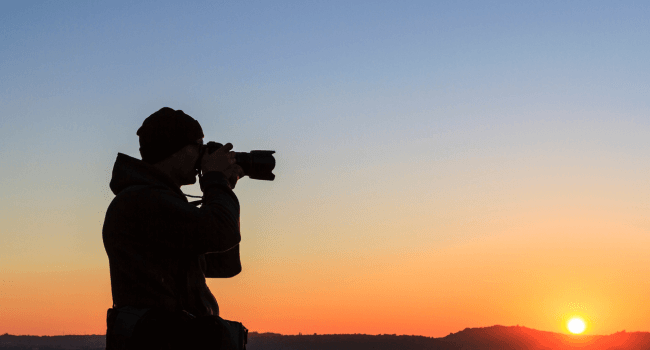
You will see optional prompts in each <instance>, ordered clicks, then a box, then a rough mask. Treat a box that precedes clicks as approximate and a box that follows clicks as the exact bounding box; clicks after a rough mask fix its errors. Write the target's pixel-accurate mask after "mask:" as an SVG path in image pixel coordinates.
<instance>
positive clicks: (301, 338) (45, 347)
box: [0, 325, 650, 350]
mask: <svg viewBox="0 0 650 350" xmlns="http://www.w3.org/2000/svg"><path fill="white" fill-rule="evenodd" d="M105 347H106V340H105V336H104V335H65V336H51V337H50V336H43V337H39V336H26V335H22V336H16V335H10V334H4V335H0V349H3V350H23V349H29V350H32V349H38V350H50V349H52V350H53V349H71V350H72V349H83V350H98V349H105ZM247 349H249V350H262V349H263V350H308V349H309V350H335V349H336V350H348V349H349V350H352V349H354V350H366V349H373V350H389V349H400V350H416V349H417V350H469V349H476V350H520V349H521V350H523V349H526V350H564V349H581V350H596V349H597V350H605V349H607V350H643V349H648V350H650V333H648V332H631V333H628V332H625V331H623V332H618V333H614V334H610V335H567V334H560V333H553V332H546V331H538V330H536V329H532V328H527V327H520V326H499V325H497V326H491V327H485V328H466V329H464V330H462V331H460V332H457V333H451V334H449V335H448V336H446V337H442V338H431V337H424V336H416V335H395V334H382V335H367V334H322V335H317V334H314V335H282V334H277V333H257V332H251V333H249V336H248V346H247Z"/></svg>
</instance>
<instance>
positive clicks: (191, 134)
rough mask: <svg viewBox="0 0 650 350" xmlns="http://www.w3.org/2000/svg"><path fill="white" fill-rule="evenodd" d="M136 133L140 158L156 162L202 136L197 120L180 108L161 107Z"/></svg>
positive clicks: (146, 161)
mask: <svg viewBox="0 0 650 350" xmlns="http://www.w3.org/2000/svg"><path fill="white" fill-rule="evenodd" d="M136 134H137V135H138V136H140V155H141V156H142V160H143V161H144V162H145V163H149V164H156V163H158V162H160V161H161V160H165V159H166V158H168V157H169V156H171V155H172V154H174V153H176V152H178V151H179V150H180V149H182V148H183V147H185V146H187V145H189V144H193V143H196V140H197V139H200V138H203V129H201V125H200V124H199V122H198V121H196V120H195V119H194V118H192V117H190V116H189V115H187V114H185V113H183V111H181V110H180V109H179V110H177V111H175V110H173V109H171V108H169V107H163V108H161V109H160V110H159V111H157V112H156V113H154V114H152V115H150V116H149V117H147V119H145V120H144V122H143V123H142V126H141V127H140V128H139V129H138V131H137V132H136Z"/></svg>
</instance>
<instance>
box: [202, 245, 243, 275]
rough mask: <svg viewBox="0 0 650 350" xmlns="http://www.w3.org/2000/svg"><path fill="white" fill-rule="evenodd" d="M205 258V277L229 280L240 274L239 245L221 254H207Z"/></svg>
mask: <svg viewBox="0 0 650 350" xmlns="http://www.w3.org/2000/svg"><path fill="white" fill-rule="evenodd" d="M204 257H205V267H206V268H205V271H204V274H205V277H208V278H229V277H234V276H237V275H238V274H239V273H240V272H241V259H240V257H239V244H238V245H236V246H235V247H233V248H232V249H229V250H227V251H225V252H221V253H207V254H205V255H204Z"/></svg>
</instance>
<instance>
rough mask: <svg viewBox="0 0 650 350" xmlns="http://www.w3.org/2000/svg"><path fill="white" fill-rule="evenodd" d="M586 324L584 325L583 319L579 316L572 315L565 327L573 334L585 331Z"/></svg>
mask: <svg viewBox="0 0 650 350" xmlns="http://www.w3.org/2000/svg"><path fill="white" fill-rule="evenodd" d="M586 327H587V326H586V325H585V321H584V320H583V319H581V318H580V317H574V318H572V319H571V320H569V322H568V323H567V328H568V329H569V332H571V333H573V334H580V333H582V332H584V331H585V328H586Z"/></svg>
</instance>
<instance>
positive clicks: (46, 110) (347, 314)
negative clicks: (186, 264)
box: [0, 0, 650, 337]
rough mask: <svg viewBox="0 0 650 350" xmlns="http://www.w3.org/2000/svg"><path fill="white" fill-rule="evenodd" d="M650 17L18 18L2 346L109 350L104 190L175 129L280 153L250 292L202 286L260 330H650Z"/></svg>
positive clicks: (11, 76) (39, 10)
mask: <svg viewBox="0 0 650 350" xmlns="http://www.w3.org/2000/svg"><path fill="white" fill-rule="evenodd" d="M649 16H650V3H648V2H644V1H599V0H591V1H571V2H565V1H526V2H521V1H448V2H442V1H437V2H434V1H392V2H391V1H361V0H360V1H237V2H219V1H184V2H173V1H121V2H120V1H111V2H104V3H103V2H83V1H66V2H55V1H39V2H35V1H3V2H1V3H0V110H1V114H0V333H5V332H8V333H10V334H32V335H60V334H104V333H105V331H106V324H105V322H106V310H107V309H108V308H109V307H111V305H112V299H111V289H110V275H109V268H108V258H107V256H106V253H105V251H104V247H103V243H102V235H101V232H102V225H103V220H104V216H105V213H106V208H107V207H108V205H109V204H110V202H111V200H112V199H113V197H114V194H113V193H112V192H111V191H110V189H109V187H108V184H109V182H110V179H111V171H112V168H113V164H114V162H115V158H116V157H117V154H118V152H119V153H124V154H127V155H130V156H133V157H136V158H140V154H139V151H138V148H139V144H138V137H137V136H136V130H137V129H138V128H139V127H140V126H141V125H142V122H143V120H144V119H145V118H146V117H147V116H149V115H150V114H151V113H153V112H155V111H157V110H158V109H160V108H162V107H165V106H167V107H171V108H174V109H181V110H183V111H184V112H185V113H187V114H189V115H191V116H192V117H194V118H195V119H197V120H198V121H199V122H200V123H201V125H202V128H203V131H204V134H205V136H206V137H205V141H217V142H220V143H226V142H231V143H232V144H233V145H234V147H235V148H234V150H235V151H240V152H247V151H250V150H255V149H262V150H275V151H276V154H275V158H276V161H277V165H276V168H275V170H274V173H275V174H276V178H275V181H272V182H269V181H258V180H251V179H248V178H244V179H242V180H240V182H239V183H238V184H237V187H236V189H235V193H236V194H237V196H238V198H239V201H240V203H241V219H240V220H241V233H242V241H241V259H242V265H243V271H242V273H241V274H240V275H238V276H236V277H234V278H230V279H210V280H209V281H208V285H209V287H210V289H211V290H212V292H213V294H214V295H215V297H216V298H217V300H218V301H219V305H220V310H221V316H222V317H224V318H226V319H231V320H237V321H240V322H242V323H243V324H244V325H245V326H246V327H247V328H248V329H249V330H251V331H257V332H276V333H283V334H298V333H303V334H311V333H318V334H323V333H366V334H410V335H425V336H432V337H442V336H445V335H447V334H449V333H451V332H458V331H460V330H462V329H464V328H466V327H487V326H491V325H495V324H499V325H507V326H510V325H517V324H518V325H522V326H526V327H530V328H535V329H540V330H545V331H553V332H561V333H568V330H567V328H566V322H567V321H568V320H569V319H570V318H571V317H574V316H580V317H582V318H583V319H585V321H586V323H587V329H586V333H587V334H610V333H614V332H617V331H621V330H626V331H628V332H630V331H650V316H648V315H650V297H649V296H650V293H648V291H649V290H650V254H649V253H648V249H647V247H648V245H649V244H650V234H649V233H650V220H649V215H648V214H650V180H649V179H650V177H649V176H648V175H649V174H650V154H649V153H650V152H649V150H650V137H648V135H649V133H650V118H648V115H649V112H650V102H649V101H650V100H649V99H648V96H650V89H649V85H648V82H649V81H650V66H649V65H648V64H647V63H648V62H649V61H650V25H649V24H648V21H647V19H648V17H649ZM182 190H183V191H184V192H185V193H187V194H191V195H200V194H201V192H200V189H199V187H198V185H192V186H184V187H182Z"/></svg>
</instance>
